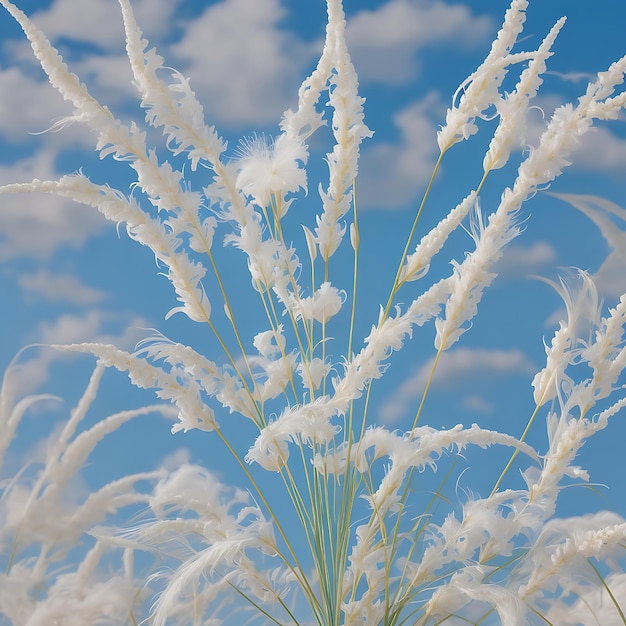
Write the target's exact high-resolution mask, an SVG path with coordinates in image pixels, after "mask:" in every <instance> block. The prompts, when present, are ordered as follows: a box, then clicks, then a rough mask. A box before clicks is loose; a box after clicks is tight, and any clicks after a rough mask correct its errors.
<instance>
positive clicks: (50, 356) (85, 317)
mask: <svg viewBox="0 0 626 626" xmlns="http://www.w3.org/2000/svg"><path fill="white" fill-rule="evenodd" d="M150 325H151V324H150V322H148V321H147V320H146V319H145V318H143V317H139V316H132V315H129V314H127V313H120V312H115V313H111V312H107V311H102V310H99V309H92V310H91V311H88V312H86V313H85V314H82V315H74V314H63V315H60V316H59V317H57V318H56V319H54V320H47V321H42V322H41V323H40V324H39V326H38V327H37V328H35V329H33V330H32V333H31V336H30V338H29V340H30V341H31V343H33V344H53V343H56V344H68V343H80V342H84V341H89V342H101V343H109V344H113V345H116V346H118V347H119V348H122V349H125V350H132V349H133V348H134V347H135V345H136V344H137V342H138V341H140V340H141V339H143V338H145V336H146V331H145V330H144V329H146V328H149V327H150ZM120 328H121V331H117V330H116V329H120ZM73 357H74V355H73V354H71V353H65V352H62V353H60V352H58V351H56V350H52V349H49V348H45V347H44V348H40V349H36V350H34V348H33V347H30V348H28V349H26V350H24V352H23V356H21V357H20V359H19V361H18V363H19V365H18V367H17V368H15V369H14V370H13V371H12V374H11V375H12V380H11V384H12V389H13V391H14V393H15V395H16V396H21V395H26V394H29V393H33V392H35V391H36V390H37V389H39V388H40V387H41V385H42V384H43V383H44V382H45V381H46V380H48V378H49V376H50V367H51V365H52V364H53V363H54V362H55V361H58V360H59V359H65V358H73Z"/></svg>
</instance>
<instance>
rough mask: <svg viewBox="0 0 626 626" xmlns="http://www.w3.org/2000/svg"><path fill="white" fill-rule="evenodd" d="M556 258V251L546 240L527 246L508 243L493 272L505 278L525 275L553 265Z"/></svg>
mask: <svg viewBox="0 0 626 626" xmlns="http://www.w3.org/2000/svg"><path fill="white" fill-rule="evenodd" d="M556 259H557V252H556V250H555V249H554V247H553V246H552V245H551V244H549V243H548V242H547V241H535V242H534V243H532V244H530V245H529V246H524V245H519V244H510V245H509V246H507V249H506V254H504V255H503V257H502V258H501V259H500V260H499V261H498V262H497V264H496V266H495V268H494V272H495V273H497V274H498V276H502V277H505V278H511V277H514V276H525V275H527V274H533V273H536V272H538V271H540V270H541V269H542V268H544V267H546V266H554V263H555V261H556Z"/></svg>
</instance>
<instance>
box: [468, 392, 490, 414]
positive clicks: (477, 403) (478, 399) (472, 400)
mask: <svg viewBox="0 0 626 626" xmlns="http://www.w3.org/2000/svg"><path fill="white" fill-rule="evenodd" d="M463 406H464V407H465V409H467V410H468V411H472V412H473V413H493V412H494V411H495V406H494V405H493V404H492V403H491V402H488V401H487V400H485V398H483V397H482V396H478V395H471V396H467V397H466V398H465V399H464V400H463Z"/></svg>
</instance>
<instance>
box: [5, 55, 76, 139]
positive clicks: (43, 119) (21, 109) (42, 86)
mask: <svg viewBox="0 0 626 626" xmlns="http://www.w3.org/2000/svg"><path fill="white" fill-rule="evenodd" d="M0 93H1V94H2V97H1V98H0V134H1V135H3V136H4V137H5V138H7V139H9V140H10V141H12V142H20V143H23V142H28V141H29V142H30V143H32V144H35V142H36V141H37V139H36V138H33V137H30V136H29V135H28V134H29V133H41V132H43V131H45V130H47V129H49V128H50V127H51V126H52V124H53V123H54V122H55V121H57V120H59V119H60V118H62V117H67V116H68V115H69V114H71V112H72V109H71V107H70V106H69V105H68V104H67V103H66V102H63V98H62V97H61V96H60V95H59V94H58V93H57V92H56V90H55V89H53V88H52V87H51V86H50V85H49V84H48V83H47V82H44V81H37V80H35V79H34V78H32V77H31V76H29V75H26V74H25V73H24V72H23V71H22V70H21V69H19V68H16V67H12V68H9V69H7V70H3V71H0ZM48 135H53V133H48ZM46 138H49V139H55V137H48V136H47V137H46Z"/></svg>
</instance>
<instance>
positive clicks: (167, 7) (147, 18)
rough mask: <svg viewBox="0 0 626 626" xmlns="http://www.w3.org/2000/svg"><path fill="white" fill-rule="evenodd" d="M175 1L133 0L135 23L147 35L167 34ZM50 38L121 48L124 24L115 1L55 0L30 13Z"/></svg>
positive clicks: (113, 48) (152, 36)
mask: <svg viewBox="0 0 626 626" xmlns="http://www.w3.org/2000/svg"><path fill="white" fill-rule="evenodd" d="M178 5H179V2H178V1H177V0H133V3H132V6H133V11H134V13H135V16H136V18H137V23H138V25H139V27H140V28H141V30H142V31H144V32H145V33H147V35H148V37H149V38H155V37H158V36H162V35H163V34H165V33H167V32H168V31H169V29H170V28H171V26H172V20H173V18H174V16H175V13H176V9H177V8H178ZM31 18H32V20H33V22H35V24H37V26H38V27H39V28H41V30H42V31H43V32H44V33H45V34H46V36H47V37H48V38H49V39H50V40H56V39H59V38H67V39H71V40H73V41H77V42H83V43H88V44H91V45H96V46H99V47H101V48H103V49H105V50H120V49H123V47H124V24H123V21H122V13H121V11H120V7H119V5H118V3H117V2H111V1H110V0H88V1H87V0H81V2H76V0H55V2H54V3H53V4H52V5H51V7H50V8H49V9H46V10H44V11H38V12H37V13H34V14H33V15H31Z"/></svg>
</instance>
